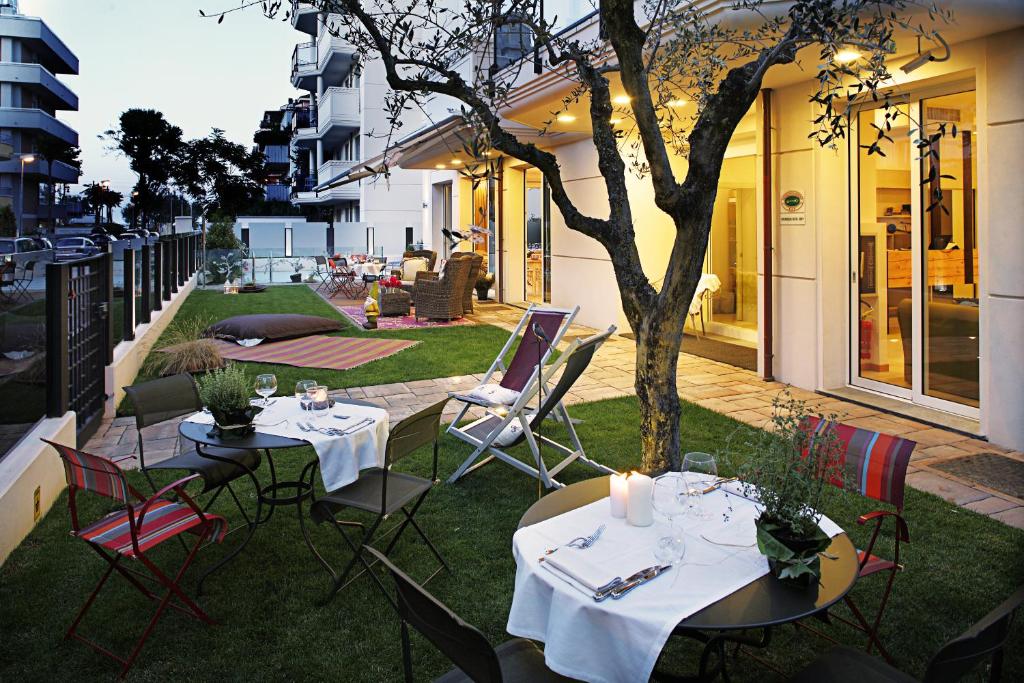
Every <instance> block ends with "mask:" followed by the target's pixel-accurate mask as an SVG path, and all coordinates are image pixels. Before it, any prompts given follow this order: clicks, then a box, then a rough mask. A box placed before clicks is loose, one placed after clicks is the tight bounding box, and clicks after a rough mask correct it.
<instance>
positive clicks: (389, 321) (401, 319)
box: [333, 304, 476, 330]
mask: <svg viewBox="0 0 1024 683" xmlns="http://www.w3.org/2000/svg"><path fill="white" fill-rule="evenodd" d="M333 306H334V307H335V308H337V309H338V310H339V311H341V312H342V314H343V315H344V316H345V317H346V318H348V319H349V320H350V321H352V323H353V324H354V325H355V326H356V327H359V328H362V327H363V323H365V322H366V314H365V313H363V307H362V306H361V305H353V306H345V305H338V304H333ZM459 325H476V322H474V321H472V320H468V319H466V318H457V319H455V320H419V321H417V320H416V318H414V317H413V316H411V315H399V316H391V315H389V316H386V317H385V316H381V317H379V318H377V329H378V330H416V329H420V328H423V327H458V326H459Z"/></svg>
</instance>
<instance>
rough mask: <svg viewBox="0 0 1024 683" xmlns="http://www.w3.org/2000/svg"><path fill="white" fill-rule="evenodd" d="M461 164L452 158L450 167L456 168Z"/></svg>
mask: <svg viewBox="0 0 1024 683" xmlns="http://www.w3.org/2000/svg"><path fill="white" fill-rule="evenodd" d="M461 163H462V162H461V161H459V160H458V159H454V158H453V159H452V161H451V164H452V166H458V165H459V164H461Z"/></svg>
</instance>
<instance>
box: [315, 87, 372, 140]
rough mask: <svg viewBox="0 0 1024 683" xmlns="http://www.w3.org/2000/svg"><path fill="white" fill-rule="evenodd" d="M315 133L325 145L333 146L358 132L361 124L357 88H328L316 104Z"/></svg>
mask: <svg viewBox="0 0 1024 683" xmlns="http://www.w3.org/2000/svg"><path fill="white" fill-rule="evenodd" d="M317 109H318V112H319V125H318V126H317V131H318V132H319V133H320V136H321V137H322V138H323V139H324V142H325V143H327V144H333V143H335V142H339V141H340V140H342V139H344V138H346V137H348V136H349V135H350V134H351V132H352V131H353V130H358V129H359V127H360V125H361V122H362V115H361V106H360V101H359V88H328V89H327V90H325V91H324V94H323V95H321V96H320V100H319V101H318V102H317Z"/></svg>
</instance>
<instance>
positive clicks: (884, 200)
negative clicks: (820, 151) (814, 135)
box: [853, 108, 914, 398]
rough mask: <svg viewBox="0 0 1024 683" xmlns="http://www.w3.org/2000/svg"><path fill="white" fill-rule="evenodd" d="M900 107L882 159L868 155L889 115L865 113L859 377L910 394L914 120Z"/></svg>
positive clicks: (861, 126)
mask: <svg viewBox="0 0 1024 683" xmlns="http://www.w3.org/2000/svg"><path fill="white" fill-rule="evenodd" d="M908 114H909V111H908V109H906V108H900V110H899V112H898V114H897V116H896V118H895V121H894V122H893V121H892V117H891V116H890V125H891V130H889V131H888V133H887V134H888V139H885V138H883V139H881V140H878V146H879V149H880V151H881V154H879V153H878V152H875V153H873V154H868V147H869V146H870V145H871V144H872V143H874V142H876V140H877V139H878V130H879V128H883V129H884V128H885V127H886V120H885V112H884V111H883V110H881V109H870V110H866V111H862V112H860V113H859V114H858V120H857V135H858V143H859V144H858V148H859V152H858V154H859V158H858V166H857V167H858V180H859V187H857V188H856V190H857V194H858V197H857V200H856V201H857V208H858V209H859V211H858V212H857V215H858V223H857V231H856V233H855V235H856V241H855V244H854V245H853V246H854V249H855V250H856V251H855V259H856V260H855V262H854V264H853V267H854V268H855V270H856V272H857V276H858V277H857V282H856V286H857V287H856V292H855V295H854V296H855V297H856V310H857V313H856V315H857V318H856V325H857V329H856V332H855V344H856V348H857V351H856V362H855V373H854V376H855V378H859V379H861V380H867V381H868V382H870V383H873V382H879V383H881V384H882V385H888V386H889V387H892V388H894V389H897V390H903V391H902V392H901V391H896V392H894V393H905V394H906V397H907V398H909V390H910V389H911V387H912V383H913V361H914V352H913V346H914V336H913V330H914V325H913V313H914V310H913V298H912V295H913V272H912V271H913V261H912V258H913V238H912V226H913V221H912V217H913V213H914V208H913V201H912V199H913V197H912V192H911V188H912V186H913V185H912V183H913V181H912V179H911V155H912V151H911V150H912V146H911V144H910V137H909V130H908V122H909V117H908Z"/></svg>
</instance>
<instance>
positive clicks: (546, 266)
mask: <svg viewBox="0 0 1024 683" xmlns="http://www.w3.org/2000/svg"><path fill="white" fill-rule="evenodd" d="M524 175H525V178H524V181H523V182H524V190H525V191H524V195H525V202H524V216H523V221H524V226H523V228H524V230H523V234H524V240H525V244H524V252H523V253H524V254H525V266H524V267H525V273H524V275H525V278H524V282H525V284H524V290H525V291H524V292H523V298H524V299H525V300H526V301H529V302H532V303H538V304H542V303H550V301H551V282H550V280H551V216H550V204H551V197H550V194H549V192H548V187H547V183H546V182H545V181H544V179H543V177H542V176H541V173H540V171H538V170H537V169H535V168H530V169H528V170H527V171H526V173H525V174H524Z"/></svg>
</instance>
